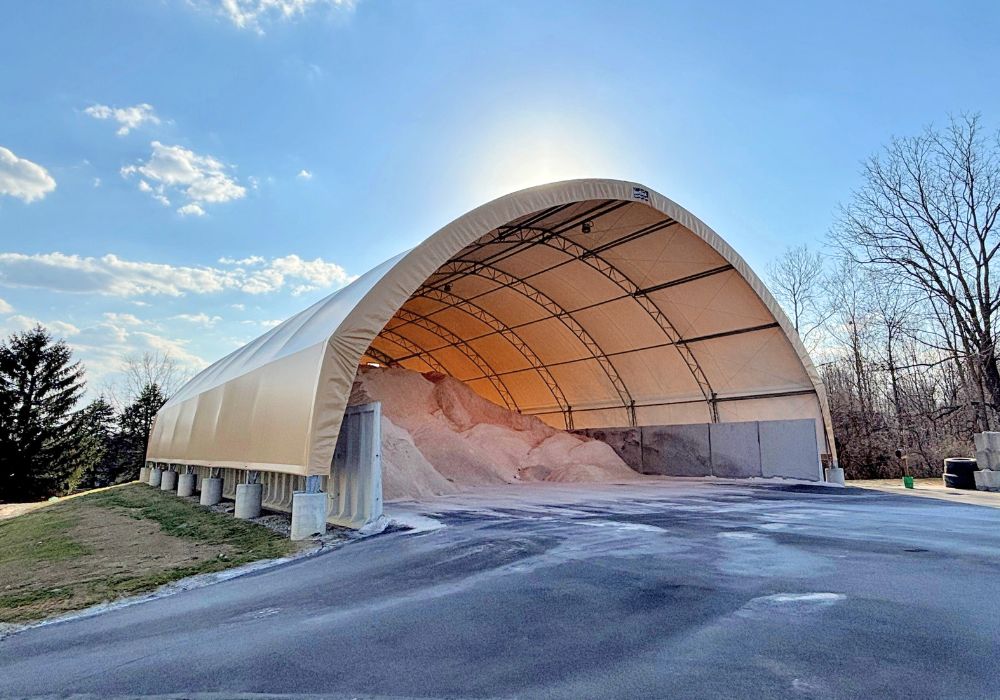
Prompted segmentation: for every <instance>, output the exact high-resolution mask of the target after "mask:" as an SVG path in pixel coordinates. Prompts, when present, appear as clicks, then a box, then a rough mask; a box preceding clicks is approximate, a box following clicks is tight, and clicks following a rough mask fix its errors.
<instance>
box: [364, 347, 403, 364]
mask: <svg viewBox="0 0 1000 700" xmlns="http://www.w3.org/2000/svg"><path fill="white" fill-rule="evenodd" d="M365 354H366V355H368V357H370V358H372V359H373V360H375V361H376V362H379V363H381V364H383V365H385V366H386V367H395V366H397V365H398V364H399V362H398V361H397V360H396V359H395V358H394V357H390V356H389V355H388V354H386V353H384V352H382V351H381V350H379V349H378V348H376V347H375V346H373V345H369V346H368V349H367V350H366V351H365Z"/></svg>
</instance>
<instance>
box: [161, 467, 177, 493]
mask: <svg viewBox="0 0 1000 700" xmlns="http://www.w3.org/2000/svg"><path fill="white" fill-rule="evenodd" d="M176 490H177V472H175V471H173V470H171V469H164V470H163V476H161V477H160V491H176Z"/></svg>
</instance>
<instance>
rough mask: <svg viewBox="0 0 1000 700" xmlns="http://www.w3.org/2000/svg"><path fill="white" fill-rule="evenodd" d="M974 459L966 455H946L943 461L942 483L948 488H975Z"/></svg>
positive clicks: (975, 467)
mask: <svg viewBox="0 0 1000 700" xmlns="http://www.w3.org/2000/svg"><path fill="white" fill-rule="evenodd" d="M976 469H977V466H976V460H974V459H970V458H968V457H948V458H947V459H946V460H945V461H944V477H943V479H944V485H945V487H947V488H950V489H971V490H974V489H975V488H976V477H975V473H976Z"/></svg>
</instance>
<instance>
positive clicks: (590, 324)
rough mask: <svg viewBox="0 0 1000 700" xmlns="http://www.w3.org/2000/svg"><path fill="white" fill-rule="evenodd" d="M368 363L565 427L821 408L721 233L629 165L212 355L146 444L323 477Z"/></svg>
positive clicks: (385, 271) (785, 332)
mask: <svg viewBox="0 0 1000 700" xmlns="http://www.w3.org/2000/svg"><path fill="white" fill-rule="evenodd" d="M363 362H377V363H381V364H398V365H401V366H403V367H406V368H409V369H414V370H418V371H437V372H442V373H446V374H449V375H452V376H454V377H456V378H457V379H460V380H462V381H464V382H466V383H467V384H468V385H469V386H470V387H472V388H473V389H474V390H475V391H477V392H478V393H480V394H481V395H482V396H484V397H486V398H488V399H490V400H491V401H494V402H495V403H498V404H500V405H503V406H507V407H509V408H511V409H514V410H518V411H521V412H523V413H530V414H536V415H538V416H539V417H541V418H542V419H543V420H545V421H546V422H549V423H550V424H552V425H554V426H557V427H561V428H562V427H565V428H588V427H594V428H596V427H612V426H629V425H665V424H679V423H709V422H729V421H743V420H772V419H784V418H815V419H816V424H817V438H818V439H817V444H818V445H819V446H820V450H821V451H825V452H828V453H831V454H832V453H833V450H834V448H833V440H832V431H831V429H830V421H829V411H828V408H827V404H826V398H825V395H824V393H823V387H822V385H821V383H820V381H819V378H818V375H817V373H816V371H815V369H814V367H813V365H812V362H811V361H810V359H809V357H808V354H807V353H806V351H805V349H804V348H803V347H802V344H801V342H800V340H799V338H798V336H797V334H796V333H795V331H794V330H793V329H792V327H791V325H790V323H789V321H788V319H787V318H786V317H785V315H784V313H783V312H782V311H781V309H780V308H779V306H778V304H777V302H775V300H774V298H773V297H772V296H771V294H770V293H769V292H768V291H767V289H766V288H765V287H764V285H763V283H762V282H761V281H760V279H759V278H758V277H757V276H756V275H755V274H754V273H753V272H752V271H751V270H750V268H749V267H748V266H747V264H746V262H744V260H743V259H742V258H741V257H740V256H739V255H737V254H736V252H735V251H734V250H733V249H732V248H730V247H729V245H728V244H726V242H725V241H723V240H722V239H721V238H720V237H719V236H718V235H717V234H716V233H715V232H714V231H712V230H711V229H710V228H708V226H706V225H705V224H704V223H702V222H701V221H700V220H698V219H697V218H696V217H694V216H693V215H692V214H691V213H689V212H688V211H686V210H684V209H683V208H681V207H680V206H678V205H677V204H675V203H674V202H672V201H670V200H669V199H667V198H666V197H664V196H662V195H660V194H658V193H656V192H653V191H652V190H650V189H648V188H646V187H643V186H641V185H638V184H636V183H632V182H622V181H617V180H573V181H568V182H559V183H554V184H550V185H544V186H541V187H534V188H531V189H527V190H522V191H520V192H515V193H513V194H510V195H507V196H505V197H501V198H499V199H496V200H494V201H492V202H490V203H488V204H485V205H483V206H481V207H479V208H478V209H475V210H473V211H471V212H469V213H468V214H466V215H464V216H462V217H460V218H459V219H456V220H455V221H453V222H452V223H450V224H448V225H447V226H445V227H444V228H443V229H441V230H440V231H438V232H437V233H435V234H434V235H433V236H431V237H430V238H428V239H427V240H426V241H424V242H423V243H421V244H420V245H419V246H417V247H416V248H413V249H412V250H410V251H407V252H405V253H402V254H400V255H397V256H396V257H394V258H392V259H390V260H388V261H386V262H385V263H383V264H381V265H379V266H378V267H376V268H375V269H373V270H371V271H370V272H368V273H367V274H365V275H363V276H361V277H360V278H358V279H357V280H355V281H354V282H353V283H351V284H350V285H348V286H347V287H344V288H343V289H341V290H339V291H337V292H335V293H333V294H331V295H330V296H328V297H327V298H325V299H323V300H322V301H320V302H318V303H316V304H314V305H313V306H311V307H309V308H308V309H306V310H304V311H302V312H300V313H298V314H296V315H295V316H293V317H291V318H290V319H288V320H287V321H285V322H284V323H282V324H280V325H278V326H276V327H275V328H273V329H271V330H270V331H268V332H267V333H265V334H264V335H262V336H261V337H260V338H257V339H256V340H254V341H252V342H251V343H249V344H247V345H245V346H244V347H242V348H240V349H239V350H236V351H235V352H233V353H231V354H230V355H228V356H227V357H225V358H223V359H221V360H219V361H218V362H216V363H215V364H213V365H212V366H210V367H209V368H207V369H206V370H204V371H203V372H201V373H200V374H198V375H197V376H196V377H195V378H194V379H192V380H191V381H190V382H188V383H187V384H186V385H185V386H184V387H183V388H182V389H181V390H180V391H179V392H178V393H177V395H175V396H174V397H172V398H171V399H170V401H168V402H167V404H166V405H164V407H163V408H162V409H161V410H160V412H159V414H158V415H157V417H156V422H155V424H154V427H153V431H152V435H151V438H150V444H149V451H148V459H150V460H154V461H158V462H173V463H181V464H194V465H202V466H216V467H236V468H247V469H259V470H266V471H279V472H285V473H291V474H299V475H323V474H328V473H329V470H330V464H331V460H332V455H333V450H334V446H335V444H336V441H337V434H338V431H339V429H340V424H341V419H342V417H343V414H344V410H345V408H346V406H347V403H348V399H349V396H350V392H351V386H352V384H353V381H354V377H355V374H356V372H357V368H358V366H359V364H360V363H363Z"/></svg>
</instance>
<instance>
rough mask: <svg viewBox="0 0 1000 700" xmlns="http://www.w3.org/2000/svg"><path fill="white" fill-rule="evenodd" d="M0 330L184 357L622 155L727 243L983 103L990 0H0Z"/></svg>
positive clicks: (89, 348) (767, 229)
mask: <svg viewBox="0 0 1000 700" xmlns="http://www.w3.org/2000/svg"><path fill="white" fill-rule="evenodd" d="M0 26H2V27H4V41H3V42H0V331H2V332H4V333H8V332H11V331H14V330H18V329H20V328H23V327H25V326H27V325H30V324H31V323H33V322H34V321H35V320H39V321H41V322H43V323H44V324H46V325H48V326H49V327H51V328H52V329H53V330H54V331H56V332H57V334H61V335H64V336H65V337H66V338H67V340H68V341H69V342H70V343H71V344H72V345H73V346H74V347H75V348H77V349H78V354H79V355H80V357H81V358H82V359H83V360H84V361H85V363H86V365H87V367H88V371H89V375H90V379H91V382H92V384H93V385H94V386H95V387H96V386H99V385H100V384H102V383H103V382H105V381H108V380H109V378H113V377H114V373H115V372H116V370H117V368H118V367H119V366H120V363H121V360H122V358H123V357H124V356H125V355H127V354H129V353H135V352H142V351H147V350H155V351H160V352H170V353H171V354H172V355H173V356H174V357H175V358H176V359H177V360H178V361H180V362H181V363H182V364H184V365H185V366H186V367H188V368H190V369H196V368H198V367H200V366H202V365H203V364H204V363H206V362H211V361H213V360H215V359H217V358H218V357H220V356H222V355H224V354H226V353H227V352H229V351H230V350H232V349H234V348H235V347H237V346H238V345H240V344H242V343H244V342H246V341H248V340H250V339H251V338H253V337H255V336H256V335H259V334H260V333H261V332H263V331H264V330H266V328H267V327H268V326H269V324H271V323H273V322H275V321H277V320H280V319H283V318H285V317H287V316H288V315H290V314H291V313H294V312H295V311H297V310H299V309H301V308H303V307H305V306H306V305H308V304H310V303H311V302H312V301H314V300H316V299H318V298H320V297H322V296H324V295H326V294H328V293H329V292H330V291H332V290H333V289H336V288H337V287H339V286H341V285H342V284H344V282H345V281H346V280H347V279H349V278H350V277H351V276H352V275H357V274H360V273H363V272H364V271H365V270H367V269H368V268H370V267H372V266H373V265H375V264H377V263H378V262H380V261H381V260H383V259H385V258H388V257H390V256H392V255H394V254H395V253H397V252H398V251H400V250H403V249H405V248H408V247H411V246H413V245H415V244H416V243H418V242H419V241H420V240H422V239H423V238H425V237H426V236H427V235H429V234H430V233H432V232H433V231H434V230H436V229H437V228H439V227H440V226H442V225H444V224H446V223H447V222H448V221H450V220H451V219H453V218H454V217H456V216H458V215H460V214H462V213H463V212H465V211H467V210H468V209H471V208H472V207H474V206H476V205H478V204H481V203H483V202H485V201H487V200H489V199H491V198H493V197H495V196H498V195H501V194H504V193H506V192H508V191H512V190H515V189H520V188H521V187H526V186H530V185H534V184H539V183H542V182H546V181H551V180H557V179H566V178H572V177H619V178H623V179H630V180H637V181H641V182H643V183H645V184H647V185H649V186H650V187H653V188H654V189H656V190H658V191H660V192H662V193H663V194H665V195H667V196H668V197H671V198H672V199H674V200H676V201H678V202H679V203H680V204H682V205H683V206H685V207H687V208H689V209H691V210H692V211H693V212H694V213H695V214H697V215H698V216H699V217H701V218H702V219H704V220H705V221H706V222H707V223H709V225H711V226H712V227H714V228H715V229H716V230H717V231H718V232H719V233H720V234H721V235H722V236H723V237H724V238H726V239H727V240H728V241H729V242H730V243H731V244H732V245H733V246H734V247H735V248H736V249H737V250H738V251H739V252H740V253H741V254H742V255H743V256H744V257H746V258H747V259H748V260H749V261H750V263H751V265H754V266H755V267H758V268H763V267H765V266H766V263H767V262H768V261H769V260H770V259H771V258H773V257H774V256H775V255H777V254H778V253H779V252H780V251H781V250H782V249H783V248H784V247H785V246H788V245H793V244H796V243H800V242H819V241H820V240H821V239H822V238H823V236H824V235H825V233H826V231H827V229H828V228H829V225H830V223H831V220H832V218H833V215H834V213H835V210H836V207H837V204H838V202H840V201H844V200H845V199H846V198H848V197H849V195H850V192H851V190H852V188H853V187H855V186H857V184H858V171H859V163H860V161H861V160H862V159H863V158H865V157H866V156H868V155H869V154H871V153H872V152H874V151H876V150H877V149H878V148H879V147H880V145H882V144H884V143H885V142H886V141H887V140H888V139H890V138H891V137H892V136H893V135H907V134H912V133H915V132H916V131H918V130H919V129H921V128H922V127H923V126H925V125H927V124H929V123H942V122H944V121H945V120H946V119H947V116H948V115H949V114H950V113H961V112H963V111H978V112H982V113H983V115H984V118H985V120H986V123H987V124H988V125H991V126H995V125H996V124H997V122H998V120H997V116H998V114H1000V109H998V108H1000V104H998V103H1000V94H998V92H997V90H996V89H995V77H994V76H993V73H994V72H995V67H996V56H997V48H998V46H997V44H998V42H997V38H996V37H997V36H998V31H1000V9H998V8H997V7H996V6H995V5H994V4H992V3H975V2H963V3H945V2H939V3H921V2H912V1H910V2H860V3H848V2H844V3H812V2H791V1H789V2H773V3H767V2H763V3H742V2H732V3H727V2H718V3H714V4H710V3H694V2H677V3H668V2H655V3H645V2H633V3H608V2H606V1H605V2H587V1H581V0H576V1H572V2H570V1H567V2H560V1H557V0H546V1H544V2H527V1H525V2H517V1H515V2H487V1H486V0H478V1H471V0H470V1H464V2H443V1H441V2H420V1H418V0H401V1H399V2H394V1H392V0H356V2H349V1H347V0H342V1H341V2H337V1H336V0H143V1H139V0H136V1H126V0H119V1H116V2H111V1H108V0H100V1H97V2H88V1H86V0H74V1H73V2H47V1H42V2H31V3H6V4H3V5H0Z"/></svg>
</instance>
